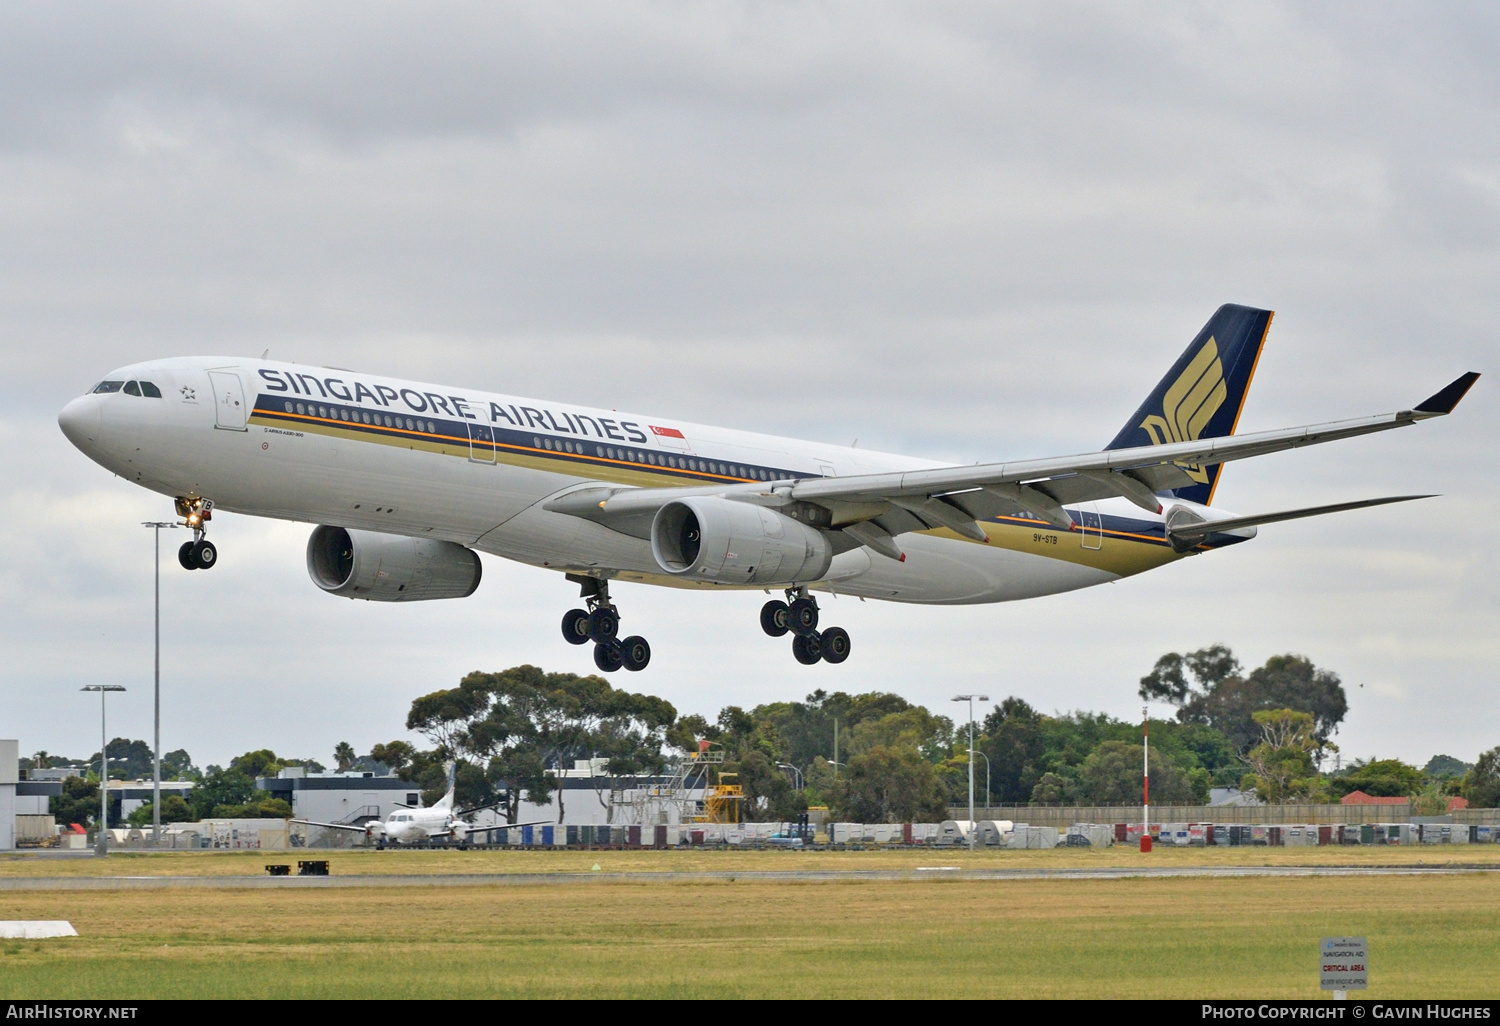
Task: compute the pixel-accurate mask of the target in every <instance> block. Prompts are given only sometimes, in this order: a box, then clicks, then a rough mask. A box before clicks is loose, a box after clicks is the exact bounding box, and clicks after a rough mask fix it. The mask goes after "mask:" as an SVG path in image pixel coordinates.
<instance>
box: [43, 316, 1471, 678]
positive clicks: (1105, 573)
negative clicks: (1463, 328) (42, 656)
mask: <svg viewBox="0 0 1500 1026" xmlns="http://www.w3.org/2000/svg"><path fill="white" fill-rule="evenodd" d="M1270 323H1271V313H1270V311H1267V310H1254V309H1250V308H1248V307H1243V306H1223V307H1220V308H1219V310H1218V311H1217V312H1216V313H1215V314H1214V315H1213V317H1212V318H1211V319H1210V320H1209V322H1208V324H1207V325H1205V326H1204V328H1203V330H1202V331H1201V332H1199V333H1198V336H1197V338H1195V339H1194V340H1193V342H1192V344H1191V345H1189V346H1188V348H1187V350H1186V352H1184V353H1183V354H1182V355H1181V356H1180V357H1179V358H1178V359H1177V362H1176V363H1175V364H1173V366H1172V368H1171V369H1170V370H1169V371H1168V372H1167V374H1166V376H1165V377H1164V378H1163V379H1162V380H1161V382H1160V384H1158V385H1157V387H1156V389H1155V390H1154V391H1153V392H1152V393H1151V395H1150V396H1149V397H1148V398H1147V399H1146V401H1145V402H1144V403H1143V404H1142V405H1141V407H1140V409H1138V410H1137V411H1136V412H1135V413H1134V414H1132V415H1131V417H1130V419H1129V420H1128V421H1126V422H1125V426H1124V427H1123V428H1121V429H1120V432H1119V434H1117V435H1116V436H1115V438H1114V440H1113V441H1111V442H1110V443H1109V445H1107V446H1106V447H1105V448H1104V449H1102V450H1101V451H1099V452H1092V453H1084V454H1082V455H1077V456H1062V457H1051V458H1045V459H1032V460H1022V461H1015V462H1008V463H990V464H979V465H975V466H952V465H948V464H944V463H939V462H933V461H930V460H920V459H913V458H911V457H906V456H895V455H889V454H886V453H879V452H869V451H866V450H864V449H856V448H846V447H842V446H833V445H824V444H821V443H817V442H804V441H796V440H793V439H790V438H778V437H775V436H772V435H763V434H754V433H751V432H747V431H731V430H728V429H725V428H716V427H707V426H703V425H699V424H689V423H685V422H683V421H679V420H674V419H671V418H668V417H660V416H655V415H645V414H635V413H623V414H622V413H616V412H613V411H608V410H597V409H589V408H585V407H581V406H575V405H571V404H567V403H558V402H542V401H538V400H535V399H522V398H518V397H516V396H510V395H500V394H496V393H491V392H482V391H478V390H476V389H472V388H458V387H449V386H442V385H429V384H423V383H419V382H414V381H402V380H397V379H392V378H383V377H377V376H375V375H370V374H360V373H356V372H353V371H346V370H339V369H333V368H327V367H309V366H302V365H298V364H289V363H277V362H274V361H267V360H246V359H235V358H229V357H193V358H182V359H168V360H157V361H153V362H149V363H139V364H133V365H131V366H129V367H122V368H120V369H119V370H117V371H114V372H112V373H111V374H110V375H109V376H108V377H107V378H106V379H105V380H104V381H102V382H100V383H99V384H98V385H97V386H96V387H95V388H94V389H93V390H92V391H91V392H89V393H88V394H87V395H84V396H82V397H80V398H78V399H75V400H73V401H72V402H70V403H69V404H68V405H67V406H66V407H65V408H64V409H63V411H62V413H61V415H60V416H59V417H58V421H59V423H60V425H61V427H62V430H63V432H64V433H65V434H66V435H67V436H68V438H69V439H70V440H71V441H72V442H73V444H74V445H76V446H77V447H78V448H79V449H81V450H83V452H84V453H86V454H87V455H88V456H89V458H91V459H93V460H94V461H95V462H97V463H99V464H100V465H101V466H103V467H105V468H106V469H108V470H111V471H113V472H114V473H116V474H118V475H120V476H121V477H124V478H127V479H128V480H131V481H134V482H136V483H137V484H140V485H141V486H142V487H145V488H149V489H151V490H152V491H156V492H160V493H161V494H163V495H167V496H171V497H172V498H173V499H175V500H176V508H177V513H178V515H179V516H181V517H182V518H183V520H184V522H185V524H186V525H187V526H188V527H190V528H192V530H193V536H194V540H193V541H191V542H188V543H186V544H184V545H183V547H182V550H181V552H180V553H179V560H180V562H181V563H182V565H183V566H184V567H185V568H187V569H205V568H208V567H211V566H213V565H214V564H215V563H216V562H217V560H218V550H217V549H216V548H215V546H214V544H213V543H212V542H210V541H209V540H208V539H207V537H206V532H207V528H208V523H209V520H210V518H211V517H212V514H213V511H214V510H216V509H223V510H231V511H233V512H236V513H244V514H248V515H250V516H261V517H278V518H281V519H284V520H299V521H303V522H306V523H310V524H316V525H318V526H317V527H315V528H314V529H313V532H312V536H311V538H309V539H308V544H307V569H308V573H309V574H310V575H311V576H312V579H313V583H315V584H316V585H317V586H318V587H320V588H322V589H323V590H324V591H326V592H328V593H330V594H333V595H343V596H348V597H350V598H361V599H369V600H372V601H376V602H409V601H417V600H422V599H439V598H461V597H464V596H467V595H470V594H472V593H473V592H474V589H475V588H477V587H478V586H479V578H480V561H479V557H478V556H477V555H476V554H475V551H476V550H478V551H479V552H488V553H492V554H494V555H497V556H504V557H505V558H507V559H513V560H517V561H519V562H523V563H530V564H531V565H533V566H540V567H547V568H549V569H553V570H557V571H559V572H561V573H563V574H566V575H567V579H568V580H569V581H572V582H573V583H575V584H577V585H579V586H580V587H581V589H582V596H583V599H584V608H579V609H572V610H569V611H568V613H567V614H566V615H565V616H564V617H563V621H562V633H563V637H564V638H566V639H567V640H568V641H569V642H571V643H573V644H575V645H582V644H586V643H589V642H592V643H593V644H594V661H595V663H596V664H597V665H598V666H599V668H600V669H601V670H605V671H612V670H617V669H619V668H620V667H621V666H624V667H625V668H626V669H630V670H639V669H641V668H643V667H644V666H645V665H646V663H647V661H648V660H649V659H650V657H651V649H650V646H649V645H647V643H646V641H645V639H644V638H642V637H640V636H639V635H631V636H628V637H625V638H623V639H622V638H620V637H618V628H619V623H620V613H619V610H618V609H617V607H616V606H615V604H614V602H613V600H612V599H611V597H610V591H609V586H610V582H611V581H631V582H642V583H646V584H661V585H674V586H691V587H700V588H762V589H767V590H769V589H771V588H776V589H782V590H784V591H785V594H786V601H785V602H783V601H781V600H779V599H776V600H773V601H771V602H768V603H766V605H765V607H764V608H763V609H762V611H761V626H762V628H763V629H764V630H765V632H766V633H767V634H769V635H771V636H773V637H779V636H783V635H786V634H788V633H790V634H791V635H792V653H793V655H794V656H795V657H796V658H797V660H798V661H800V662H802V663H807V664H811V663H816V662H818V661H819V660H827V661H828V662H831V663H838V662H842V661H843V660H844V659H845V658H847V657H848V655H849V635H848V634H847V633H846V632H845V631H844V630H843V629H841V628H839V627H825V628H824V629H822V630H820V629H819V627H818V605H817V600H816V598H815V597H814V596H813V595H812V594H811V592H814V591H822V592H838V593H840V594H845V595H857V596H860V597H863V598H872V599H885V600H888V601H892V602H921V603H935V604H958V603H974V602H1004V601H1009V600H1013V599H1024V598H1031V597H1034V596H1038V595H1050V594H1053V593H1056V592H1062V591H1070V590H1072V589H1075V588H1083V587H1087V586H1089V585H1094V584H1103V583H1105V582H1106V581H1113V580H1117V579H1119V578H1121V577H1128V576H1130V575H1132V574H1138V573H1141V572H1142V571H1144V570H1151V569H1155V568H1156V567H1159V566H1163V565H1165V564H1167V563H1171V562H1174V561H1176V560H1178V559H1182V558H1183V557H1185V556H1189V555H1194V554H1197V553H1200V552H1207V551H1210V550H1213V549H1217V548H1221V547H1223V546H1226V545H1233V544H1237V543H1239V542H1242V541H1246V540H1248V539H1250V538H1253V537H1254V536H1255V528H1256V525H1258V524H1268V523H1273V522H1276V521H1279V520H1291V519H1295V518H1298V517H1306V516H1313V515H1316V514H1320V513H1332V512H1336V511H1338V510H1345V509H1355V508H1358V507H1361V506H1372V505H1378V504H1380V503H1385V502H1399V501H1403V500H1404V499H1410V498H1418V497H1419V496H1398V497H1391V498H1381V499H1367V500H1364V501H1359V502H1345V503H1339V504H1337V505H1331V506H1319V507H1314V508H1308V509H1297V510H1289V511H1284V512H1279V513H1269V514H1262V515H1256V516H1236V515H1234V514H1232V513H1227V512H1225V511H1223V510H1221V509H1217V508H1215V507H1214V506H1213V505H1212V502H1213V494H1214V488H1215V486H1216V485H1217V483H1218V479H1219V472H1220V470H1221V468H1222V465H1223V464H1224V463H1225V462H1227V461H1229V460H1238V459H1245V458H1247V457H1250V456H1260V455H1264V454H1266V453H1272V452H1278V451H1280V450H1283V449H1290V448H1294V447H1297V446H1303V445H1314V444H1318V443H1322V442H1331V441H1334V440H1336V439H1341V438H1349V437H1352V436H1355V435H1362V434H1368V433H1370V432H1374V431H1384V430H1387V429H1389V428H1397V427H1405V426H1406V425H1408V424H1414V423H1416V422H1417V421H1420V420H1426V419H1428V418H1430V417H1440V416H1443V415H1444V414H1447V413H1450V412H1452V410H1453V409H1454V407H1455V406H1457V405H1458V402H1459V400H1460V399H1462V398H1463V396H1464V393H1465V392H1467V391H1468V389H1469V388H1470V386H1472V385H1473V383H1474V381H1475V380H1476V379H1477V378H1478V377H1479V375H1477V374H1474V373H1469V374H1465V375H1463V376H1461V377H1459V378H1458V379H1457V380H1455V381H1454V382H1453V383H1452V384H1450V385H1448V386H1447V387H1446V388H1444V389H1442V390H1441V391H1439V392H1438V393H1437V394H1435V395H1433V396H1432V397H1431V398H1429V399H1426V400H1424V401H1423V402H1421V403H1419V404H1417V405H1416V406H1414V407H1413V408H1411V409H1409V410H1402V411H1400V412H1397V413H1389V414H1385V415H1382V416H1374V417H1366V418H1362V419H1357V420H1343V421H1335V422H1332V423H1327V424H1319V425H1315V426H1311V427H1298V428H1288V429H1284V430H1279V431H1263V432H1258V433H1255V434H1249V435H1239V436H1236V435H1235V434H1234V430H1235V425H1236V423H1237V422H1238V421H1239V416H1240V412H1241V410H1242V409H1243V407H1244V402H1245V395H1246V393H1247V391H1248V389H1249V387H1250V379H1251V377H1252V376H1253V374H1254V371H1255V365H1256V361H1257V359H1258V358H1259V356H1260V351H1261V347H1262V346H1263V345H1264V343H1265V338H1266V332H1267V331H1268V330H1269V328H1270Z"/></svg>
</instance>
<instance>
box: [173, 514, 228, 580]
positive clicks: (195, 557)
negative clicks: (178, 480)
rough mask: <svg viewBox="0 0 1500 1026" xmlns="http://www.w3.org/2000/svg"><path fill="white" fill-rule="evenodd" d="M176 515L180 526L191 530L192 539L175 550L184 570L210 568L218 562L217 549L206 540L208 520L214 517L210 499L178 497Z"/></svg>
mask: <svg viewBox="0 0 1500 1026" xmlns="http://www.w3.org/2000/svg"><path fill="white" fill-rule="evenodd" d="M177 515H178V516H180V517H182V526H184V527H186V528H188V529H189V530H191V531H192V532H193V540H192V541H190V542H183V543H182V547H181V548H180V549H178V550H177V562H178V563H180V564H181V565H182V568H183V569H184V570H211V569H213V567H214V566H216V565H217V564H218V562H219V550H218V548H217V547H215V546H214V543H213V542H211V541H209V540H208V537H207V535H208V522H209V521H210V520H212V519H213V517H214V504H213V500H212V499H201V498H200V499H178V500H177Z"/></svg>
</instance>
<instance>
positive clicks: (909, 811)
mask: <svg viewBox="0 0 1500 1026" xmlns="http://www.w3.org/2000/svg"><path fill="white" fill-rule="evenodd" d="M834 812H835V814H836V815H837V816H838V817H839V818H840V819H844V820H849V821H852V822H859V823H901V822H909V821H912V820H924V819H942V818H944V817H945V816H946V815H947V808H946V807H945V806H944V804H943V799H942V796H941V795H940V794H939V793H938V781H937V774H936V773H935V772H934V771H933V767H932V764H931V763H930V762H928V761H927V760H925V759H923V758H922V757H921V755H920V754H919V753H918V752H916V751H914V750H912V749H910V748H885V747H875V748H871V749H870V750H869V751H866V752H861V753H860V754H859V755H855V756H853V757H851V758H850V759H849V766H848V772H847V773H846V774H845V775H843V776H841V777H840V778H839V781H838V784H837V786H836V789H835V797H834Z"/></svg>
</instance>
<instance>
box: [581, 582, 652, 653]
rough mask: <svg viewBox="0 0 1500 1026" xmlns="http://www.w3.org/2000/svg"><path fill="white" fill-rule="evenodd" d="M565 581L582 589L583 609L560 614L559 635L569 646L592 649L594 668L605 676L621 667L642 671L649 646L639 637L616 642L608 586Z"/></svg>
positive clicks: (616, 622) (616, 616)
mask: <svg viewBox="0 0 1500 1026" xmlns="http://www.w3.org/2000/svg"><path fill="white" fill-rule="evenodd" d="M567 576H568V580H570V581H572V582H573V583H574V584H576V585H578V586H579V588H580V589H582V597H583V600H584V603H585V605H586V606H587V608H586V609H570V610H568V611H567V612H566V613H564V614H563V619H562V635H563V639H564V640H565V641H567V642H568V644H570V645H587V644H589V643H590V642H592V643H593V645H594V665H595V666H597V667H599V669H600V670H602V671H603V672H605V673H614V672H615V671H616V670H618V669H621V668H622V667H623V668H624V669H627V670H631V671H639V670H644V669H645V668H646V664H647V663H649V662H651V646H650V645H649V644H648V643H647V642H646V639H645V638H643V637H641V636H640V635H638V634H632V635H631V636H630V637H628V638H623V639H621V638H619V637H617V635H618V634H619V631H620V611H619V610H618V609H616V608H615V606H614V603H612V602H610V600H609V582H608V581H605V580H601V579H599V578H597V577H583V576H580V575H576V574H568V575H567Z"/></svg>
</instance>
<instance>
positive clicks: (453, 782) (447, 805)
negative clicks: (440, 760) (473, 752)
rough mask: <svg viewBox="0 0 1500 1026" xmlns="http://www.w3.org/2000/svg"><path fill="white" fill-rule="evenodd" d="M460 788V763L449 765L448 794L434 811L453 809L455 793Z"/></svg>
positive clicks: (438, 801) (435, 806) (436, 805)
mask: <svg viewBox="0 0 1500 1026" xmlns="http://www.w3.org/2000/svg"><path fill="white" fill-rule="evenodd" d="M457 788H458V763H456V762H450V763H448V793H447V794H445V795H443V796H442V797H441V798H439V799H438V800H437V804H435V805H434V806H433V808H434V809H451V808H453V792H454V791H455V790H457Z"/></svg>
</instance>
